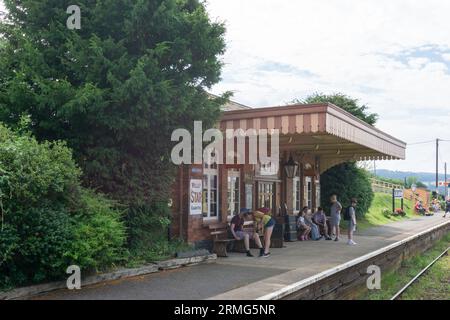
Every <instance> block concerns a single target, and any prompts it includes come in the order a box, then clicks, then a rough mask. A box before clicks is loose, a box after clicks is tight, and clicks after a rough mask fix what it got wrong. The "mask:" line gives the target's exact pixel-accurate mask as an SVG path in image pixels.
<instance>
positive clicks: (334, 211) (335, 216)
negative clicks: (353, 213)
mask: <svg viewBox="0 0 450 320" xmlns="http://www.w3.org/2000/svg"><path fill="white" fill-rule="evenodd" d="M330 201H331V208H330V222H331V229H332V230H334V232H335V233H334V234H335V235H336V238H335V239H334V241H339V234H340V229H339V224H340V223H341V210H342V205H341V204H340V202H339V201H337V196H336V195H335V194H333V195H332V196H331V198H330Z"/></svg>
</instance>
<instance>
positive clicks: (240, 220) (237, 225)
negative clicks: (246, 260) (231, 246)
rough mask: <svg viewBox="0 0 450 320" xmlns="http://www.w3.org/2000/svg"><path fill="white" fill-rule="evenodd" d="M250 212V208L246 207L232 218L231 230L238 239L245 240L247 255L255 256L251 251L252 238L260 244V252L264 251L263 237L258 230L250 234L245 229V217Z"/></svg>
mask: <svg viewBox="0 0 450 320" xmlns="http://www.w3.org/2000/svg"><path fill="white" fill-rule="evenodd" d="M249 214H250V210H248V209H245V208H243V209H241V210H240V212H239V214H237V215H235V216H234V217H233V219H231V223H230V230H231V233H232V234H233V237H234V238H235V239H236V240H244V246H245V250H246V255H247V257H253V255H252V253H251V252H250V238H252V239H254V240H255V243H256V245H257V246H258V248H259V250H260V252H263V251H264V249H263V247H262V244H261V239H260V238H259V235H258V234H257V233H256V232H253V234H250V233H249V232H247V231H244V229H243V227H244V222H245V219H246V218H247V217H248V216H249Z"/></svg>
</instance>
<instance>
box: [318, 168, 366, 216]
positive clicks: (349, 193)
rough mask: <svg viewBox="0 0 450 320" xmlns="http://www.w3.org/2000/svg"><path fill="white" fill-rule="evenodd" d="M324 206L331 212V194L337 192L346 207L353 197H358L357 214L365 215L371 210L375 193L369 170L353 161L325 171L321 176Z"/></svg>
mask: <svg viewBox="0 0 450 320" xmlns="http://www.w3.org/2000/svg"><path fill="white" fill-rule="evenodd" d="M320 184H321V199H322V201H321V202H322V207H323V208H324V209H325V210H327V211H328V212H329V210H330V196H331V195H333V194H336V195H337V196H338V199H339V201H340V202H341V203H342V205H343V206H344V207H347V206H349V205H350V201H351V199H352V198H357V199H358V205H357V207H356V215H357V216H358V217H362V216H364V214H365V213H366V212H367V211H368V210H369V208H370V205H371V203H372V200H373V198H374V193H373V191H372V187H371V183H370V178H369V175H368V174H367V172H366V171H365V170H363V169H360V168H358V167H357V166H356V164H355V163H353V162H348V163H343V164H340V165H337V166H335V167H332V168H330V169H328V170H327V171H325V172H324V173H323V174H322V175H321V177H320Z"/></svg>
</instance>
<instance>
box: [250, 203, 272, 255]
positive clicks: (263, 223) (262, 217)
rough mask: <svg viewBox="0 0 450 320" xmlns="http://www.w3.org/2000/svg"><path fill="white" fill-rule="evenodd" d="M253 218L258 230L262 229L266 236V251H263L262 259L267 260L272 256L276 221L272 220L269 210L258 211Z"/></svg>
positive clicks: (261, 209)
mask: <svg viewBox="0 0 450 320" xmlns="http://www.w3.org/2000/svg"><path fill="white" fill-rule="evenodd" d="M253 217H254V220H255V222H256V223H257V226H258V227H257V230H259V229H262V230H263V234H264V251H261V254H260V257H263V258H267V257H269V256H270V251H269V249H270V238H271V237H272V232H273V228H274V226H275V223H276V221H275V219H274V218H272V215H271V214H270V209H269V208H260V209H258V210H256V211H255V212H253Z"/></svg>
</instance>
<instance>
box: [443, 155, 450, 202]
mask: <svg viewBox="0 0 450 320" xmlns="http://www.w3.org/2000/svg"><path fill="white" fill-rule="evenodd" d="M444 172H445V174H444V182H445V183H444V185H445V189H444V190H445V195H447V197H449V196H450V188H449V186H448V185H447V162H446V163H445V164H444Z"/></svg>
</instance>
